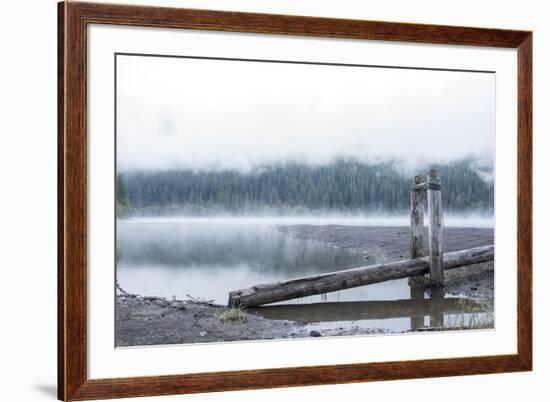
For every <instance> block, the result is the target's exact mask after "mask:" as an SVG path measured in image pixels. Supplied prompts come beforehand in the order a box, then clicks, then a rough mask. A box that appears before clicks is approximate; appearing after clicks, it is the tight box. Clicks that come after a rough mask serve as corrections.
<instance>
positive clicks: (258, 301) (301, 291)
mask: <svg viewBox="0 0 550 402" xmlns="http://www.w3.org/2000/svg"><path fill="white" fill-rule="evenodd" d="M493 259H494V246H483V247H475V248H471V249H468V250H461V251H454V252H451V253H446V254H445V258H444V259H443V268H444V269H452V268H457V267H461V266H465V265H470V264H477V263H480V262H485V261H491V260H493ZM429 267H430V264H429V257H422V258H416V259H413V260H403V261H396V262H389V263H385V264H377V265H370V266H367V267H359V268H352V269H347V270H343V271H338V272H331V273H325V274H321V275H316V276H310V277H304V278H297V279H291V280H289V281H283V282H277V283H271V284H263V285H257V286H253V287H251V288H248V289H241V290H235V291H232V292H230V293H229V305H230V306H242V307H253V306H260V305H262V304H268V303H274V302H278V301H282V300H289V299H296V298H299V297H305V296H311V295H317V294H321V293H328V292H335V291H338V290H342V289H348V288H353V287H357V286H364V285H370V284H373V283H379V282H384V281H390V280H393V279H401V278H407V277H410V276H417V275H424V274H426V273H428V271H429Z"/></svg>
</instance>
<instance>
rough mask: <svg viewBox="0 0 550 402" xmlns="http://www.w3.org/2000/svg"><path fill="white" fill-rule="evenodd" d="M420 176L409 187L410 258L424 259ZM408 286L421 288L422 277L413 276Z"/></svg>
mask: <svg viewBox="0 0 550 402" xmlns="http://www.w3.org/2000/svg"><path fill="white" fill-rule="evenodd" d="M421 184H422V176H415V177H414V179H413V184H412V187H411V241H410V254H411V258H420V257H424V205H423V201H424V191H425V189H424V188H423V187H422V186H421ZM408 283H409V285H410V286H423V285H424V277H423V276H413V277H410V278H409V280H408Z"/></svg>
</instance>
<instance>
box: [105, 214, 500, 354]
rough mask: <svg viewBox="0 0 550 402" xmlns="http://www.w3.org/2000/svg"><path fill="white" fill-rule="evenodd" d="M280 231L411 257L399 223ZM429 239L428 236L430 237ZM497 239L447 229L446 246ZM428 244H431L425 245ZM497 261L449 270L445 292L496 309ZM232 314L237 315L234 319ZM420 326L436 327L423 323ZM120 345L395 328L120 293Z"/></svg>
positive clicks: (369, 252)
mask: <svg viewBox="0 0 550 402" xmlns="http://www.w3.org/2000/svg"><path fill="white" fill-rule="evenodd" d="M274 227H275V229H276V230H278V231H279V232H280V233H283V234H285V235H286V236H290V237H293V238H296V239H301V240H306V241H320V242H323V243H324V244H326V245H329V246H331V247H339V248H343V249H347V250H350V251H353V252H356V253H362V254H363V255H365V259H366V260H368V259H369V258H371V257H373V258H375V259H376V261H377V262H390V261H396V260H399V259H404V258H407V257H408V247H409V243H408V242H409V232H408V230H409V229H408V228H407V227H398V226H389V227H383V226H344V225H284V226H281V225H276V226H274ZM426 238H427V237H426ZM488 244H493V230H492V229H482V228H454V227H453V228H445V231H444V246H445V249H444V250H445V251H446V252H447V251H456V250H460V249H465V248H471V247H475V246H482V245H488ZM426 246H427V245H426ZM493 278H494V276H493V262H489V263H482V264H476V266H468V267H464V268H457V269H453V270H452V271H446V285H445V287H444V292H445V293H447V294H448V295H452V296H459V297H467V298H469V299H472V300H473V301H475V302H476V303H480V304H483V305H484V306H486V307H487V308H488V309H489V310H491V311H492V310H493V305H494V299H493V295H494V292H493V289H494V279H493ZM304 306H305V305H304ZM232 318H236V319H235V320H232ZM418 330H428V331H429V330H434V329H433V328H430V327H429V326H428V327H424V328H422V329H418ZM115 332H116V336H115V340H116V346H117V347H123V346H138V345H161V344H182V343H205V342H228V341H244V340H269V339H288V338H292V339H296V338H308V337H321V336H339V335H367V334H381V333H395V332H392V331H390V330H388V329H385V328H380V327H361V326H358V325H356V324H354V321H349V322H347V321H346V323H345V324H342V326H340V327H336V328H323V327H322V326H319V327H318V328H317V327H314V326H312V325H308V324H306V323H303V322H297V321H291V320H286V319H268V318H263V317H261V316H260V315H259V314H258V313H257V311H254V310H246V309H244V310H240V309H238V311H235V309H230V308H228V307H226V306H220V305H215V304H211V303H208V302H203V301H197V300H172V301H169V300H166V299H164V298H161V297H142V296H139V295H133V294H128V293H126V292H124V291H119V292H117V300H116V321H115Z"/></svg>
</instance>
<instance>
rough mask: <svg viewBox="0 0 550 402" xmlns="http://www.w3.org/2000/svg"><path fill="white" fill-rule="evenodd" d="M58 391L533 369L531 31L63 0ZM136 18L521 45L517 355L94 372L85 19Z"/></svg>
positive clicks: (188, 389)
mask: <svg viewBox="0 0 550 402" xmlns="http://www.w3.org/2000/svg"><path fill="white" fill-rule="evenodd" d="M58 18H59V19H58V41H59V42H58V83H59V84H58V85H59V87H58V91H59V92H58V125H59V127H58V128H59V134H58V136H59V139H58V397H59V399H60V400H85V399H102V398H121V397H137V396H152V395H167V394H179V393H196V392H211V391H227V390H238V389H257V388H274V387H289V386H304V385H315V384H331V383H351V382H363V381H378V380H396V379H409V378H424V377H441V376H456V375H467V374H486V373H503V372H516V371H529V370H531V369H532V32H528V31H512V30H499V29H485V28H465V27H454V26H438V25H420V24H404V23H392V22H379V21H359V20H343V19H328V18H313V17H297V16H286V15H268V14H250V13H237V12H225V11H207V10H187V9H175V8H158V7H143V6H128V5H112V4H111V5H108V4H93V3H78V2H77V3H75V2H62V3H59V5H58ZM91 23H94V24H111V25H113V24H114V25H134V26H147V27H163V28H185V29H202V30H216V31H237V32H255V33H265V34H282V35H305V36H319V37H332V38H352V39H371V40H387V41H406V42H420V43H440V44H451V45H474V46H490V47H501V48H512V49H517V55H518V57H517V60H518V103H517V107H518V137H517V138H518V176H517V183H518V198H517V203H518V216H517V219H518V228H521V230H518V233H517V242H518V253H517V265H518V272H517V275H518V277H517V278H518V281H517V286H518V288H517V292H518V306H517V308H518V322H517V330H518V343H517V353H516V354H510V355H498V356H484V357H465V358H452V359H430V360H415V361H393V362H383V363H365V364H346V365H333V366H312V367H298V368H277V369H265V370H247V371H229V372H213V373H201V374H185V375H169V376H156V377H135V378H116V379H94V380H90V379H88V377H87V372H86V371H87V289H86V287H87V273H86V267H87V193H88V189H87V133H86V126H87V105H86V79H87V77H86V71H87V70H86V49H87V26H88V24H91Z"/></svg>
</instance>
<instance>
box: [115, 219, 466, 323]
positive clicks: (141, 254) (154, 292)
mask: <svg viewBox="0 0 550 402" xmlns="http://www.w3.org/2000/svg"><path fill="white" fill-rule="evenodd" d="M376 262H377V261H375V260H373V258H372V257H369V259H366V258H365V256H364V255H362V254H361V253H353V252H351V251H346V250H342V249H338V248H334V247H330V246H327V245H325V244H323V243H321V242H318V241H307V240H298V239H292V238H290V237H288V236H285V235H283V234H281V233H280V232H279V231H278V230H277V229H276V226H274V225H273V224H272V223H269V222H260V223H258V224H254V223H253V221H250V220H245V221H237V220H231V219H226V220H209V219H205V220H201V219H190V220H185V219H179V220H170V219H130V220H121V221H118V223H117V280H118V282H119V284H120V285H121V286H122V288H124V289H125V290H126V291H128V292H130V293H136V294H140V295H144V296H146V295H151V296H162V297H166V298H168V299H171V298H172V297H173V296H175V297H176V298H177V299H187V298H188V297H193V298H197V299H204V300H212V301H213V302H214V303H217V304H226V303H227V298H228V293H229V292H230V291H232V290H237V289H242V288H247V287H250V286H253V285H257V284H261V283H271V282H276V281H281V280H287V279H291V278H296V277H300V276H308V275H314V274H319V273H323V272H331V271H338V270H342V269H348V268H353V267H358V266H365V265H370V264H374V263H376ZM420 293H421V294H420V295H418V294H417V295H416V296H415V297H414V298H421V299H423V298H424V297H425V296H427V295H425V294H423V292H420ZM440 299H442V300H441V301H437V300H411V290H410V288H409V286H408V284H407V280H406V279H403V280H396V281H389V282H384V283H380V284H376V285H370V286H364V287H359V288H354V289H347V290H344V291H340V292H333V293H328V294H324V295H316V296H310V297H306V298H301V299H295V300H290V301H286V302H282V303H276V305H273V306H268V307H264V308H260V309H257V310H256V311H257V312H258V313H260V314H261V315H264V316H265V317H266V318H274V319H292V320H296V321H300V322H304V323H310V324H312V325H314V326H322V327H323V328H332V327H334V328H337V327H340V326H342V325H346V324H349V323H353V325H360V326H366V327H382V328H389V329H391V330H393V331H406V330H408V329H410V328H411V327H412V326H415V325H417V326H422V325H428V324H429V319H430V316H429V314H430V312H431V313H433V312H434V308H435V309H436V310H437V309H439V310H441V313H443V312H448V313H450V315H447V316H445V317H444V318H442V319H444V320H445V323H447V322H453V320H457V319H458V318H457V316H456V313H457V308H456V306H455V304H456V303H454V302H455V301H456V300H443V299H444V295H442V296H441V297H440ZM336 301H338V302H346V303H331V302H336ZM453 314H455V315H453ZM460 317H461V318H462V316H460ZM420 322H422V323H423V324H419V323H420ZM442 322H443V321H442ZM432 324H433V323H432ZM439 324H441V323H439ZM447 325H450V324H448V323H447Z"/></svg>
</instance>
